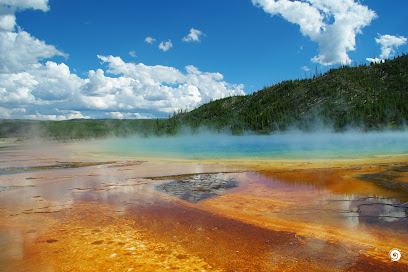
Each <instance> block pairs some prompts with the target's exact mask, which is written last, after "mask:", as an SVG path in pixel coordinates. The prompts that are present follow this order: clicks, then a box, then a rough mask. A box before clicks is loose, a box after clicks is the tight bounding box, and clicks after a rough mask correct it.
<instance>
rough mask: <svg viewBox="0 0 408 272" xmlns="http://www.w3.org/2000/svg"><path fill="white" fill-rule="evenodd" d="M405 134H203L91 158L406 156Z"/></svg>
mask: <svg viewBox="0 0 408 272" xmlns="http://www.w3.org/2000/svg"><path fill="white" fill-rule="evenodd" d="M406 139H408V132H407V131H385V132H369V133H362V132H358V131H348V132H344V133H334V132H329V131H325V132H324V131H322V132H315V133H304V132H300V131H292V132H287V133H282V134H273V135H251V134H246V135H241V136H233V135H229V134H225V133H220V134H214V133H211V132H208V131H207V132H206V131H202V132H200V133H198V134H191V133H185V134H179V135H177V136H170V137H140V136H132V137H128V138H111V139H107V140H101V141H96V142H94V143H93V144H91V149H93V152H97V153H102V154H105V155H106V154H109V155H113V156H118V157H134V158H175V159H187V160H206V159H210V160H213V159H239V158H241V159H249V158H258V159H303V158H304V159H306V158H309V159H314V158H318V159H325V158H331V159H335V158H338V159H339V158H340V159H342V158H357V157H360V156H373V155H391V154H407V153H408V141H407V140H406Z"/></svg>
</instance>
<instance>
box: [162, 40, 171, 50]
mask: <svg viewBox="0 0 408 272" xmlns="http://www.w3.org/2000/svg"><path fill="white" fill-rule="evenodd" d="M172 47H173V44H172V43H171V40H168V41H167V42H161V43H160V44H159V48H160V49H161V50H163V51H164V52H166V51H167V50H169V49H170V48H172Z"/></svg>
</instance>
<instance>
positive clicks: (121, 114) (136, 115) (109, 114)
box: [105, 111, 151, 119]
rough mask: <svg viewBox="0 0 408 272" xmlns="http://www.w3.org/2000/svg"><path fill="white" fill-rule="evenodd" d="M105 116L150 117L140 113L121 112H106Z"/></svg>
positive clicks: (120, 117)
mask: <svg viewBox="0 0 408 272" xmlns="http://www.w3.org/2000/svg"><path fill="white" fill-rule="evenodd" d="M105 116H106V117H108V118H114V119H151V118H149V117H147V116H143V115H141V114H140V113H123V112H118V111H115V112H106V113H105Z"/></svg>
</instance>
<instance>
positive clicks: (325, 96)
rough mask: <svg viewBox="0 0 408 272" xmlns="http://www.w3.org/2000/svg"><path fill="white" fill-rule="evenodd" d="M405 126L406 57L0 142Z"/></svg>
mask: <svg viewBox="0 0 408 272" xmlns="http://www.w3.org/2000/svg"><path fill="white" fill-rule="evenodd" d="M407 120H408V55H402V56H399V57H396V58H394V59H393V60H385V61H383V62H382V63H371V64H369V65H366V64H364V65H360V66H355V67H350V66H341V67H338V68H335V69H334V68H333V69H330V70H329V71H327V72H326V73H324V74H322V75H320V74H315V75H314V76H313V77H311V78H306V79H296V80H287V81H283V82H280V83H278V84H275V85H272V86H269V87H265V88H263V89H262V90H260V91H257V92H254V93H253V94H250V95H245V96H234V97H227V98H223V99H219V100H215V101H212V102H210V103H207V104H204V105H202V106H200V107H199V108H197V109H194V110H192V111H189V112H183V111H182V110H179V111H178V112H174V113H173V114H172V115H171V116H169V118H167V119H143V120H115V119H96V120H88V119H80V120H78V119H76V120H68V121H38V120H10V119H3V120H0V137H2V138H5V137H15V138H31V137H39V138H48V139H63V140H73V139H86V138H100V137H109V136H128V135H133V134H139V135H142V136H149V135H159V136H160V135H174V134H177V133H178V132H180V131H181V130H185V129H188V130H191V131H192V132H193V133H194V132H196V131H200V130H201V129H206V130H210V131H213V132H215V133H218V132H225V133H231V134H234V135H239V134H242V133H247V132H251V133H257V134H270V133H276V132H284V131H287V130H288V129H299V130H302V131H314V130H319V129H322V128H326V129H331V130H334V131H336V132H341V131H344V130H347V129H354V130H360V131H372V130H384V129H402V128H404V127H405V125H406V123H407Z"/></svg>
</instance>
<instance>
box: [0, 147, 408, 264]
mask: <svg viewBox="0 0 408 272" xmlns="http://www.w3.org/2000/svg"><path fill="white" fill-rule="evenodd" d="M47 148H49V149H47ZM50 149H51V150H52V151H53V152H51V150H50ZM79 149H80V148H78V147H75V145H74V146H70V145H66V144H52V145H51V146H49V147H47V146H46V145H38V146H13V147H9V148H3V149H2V150H0V152H1V155H2V156H1V157H0V252H1V254H0V270H1V271H169V270H170V271H171V270H175V271H407V270H408V257H407V253H408V247H407V243H406V241H408V229H407V226H408V222H407V213H408V212H407V211H408V206H407V202H408V193H407V187H406V182H407V181H406V177H407V172H408V171H407V163H406V162H405V161H402V160H400V157H394V160H393V159H392V158H393V157H388V158H386V159H385V162H384V163H382V164H379V163H378V162H377V163H376V164H374V163H372V161H370V160H366V161H356V162H354V164H353V161H349V162H347V163H344V162H341V163H340V162H337V163H333V165H330V167H329V166H328V164H330V163H329V162H328V163H327V164H325V165H324V167H322V166H323V165H322V164H321V163H314V164H313V163H311V164H309V163H306V164H305V163H301V162H299V161H294V162H293V163H292V164H291V163H290V161H285V162H284V164H281V165H280V166H278V164H277V162H276V161H275V164H262V163H261V162H257V163H256V166H255V165H254V164H253V162H248V163H246V162H245V161H240V162H239V164H237V162H233V163H231V164H228V162H227V161H223V162H221V163H217V162H208V161H207V162H203V161H195V162H194V161H189V162H183V161H171V160H169V159H166V160H165V161H164V160H160V159H156V160H145V159H143V158H127V159H117V158H116V159H115V160H112V159H110V158H100V159H99V160H98V159H97V158H95V157H92V158H89V159H86V158H85V157H83V155H81V156H78V155H77V154H78V153H77V151H76V150H79ZM377 159H378V158H377ZM260 164H262V167H260ZM268 165H269V166H268ZM267 166H268V167H269V168H266V167H267ZM261 168H262V169H263V170H262V171H259V169H261ZM257 169H258V170H257ZM265 169H266V170H265ZM392 249H398V250H399V251H400V253H401V258H400V260H398V261H395V262H393V261H391V260H390V257H389V256H388V253H389V252H390V251H391V250H392Z"/></svg>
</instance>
